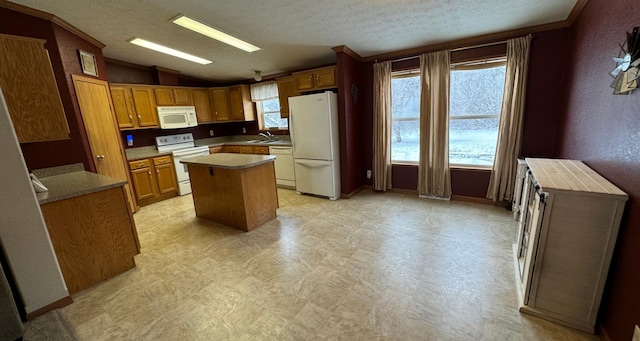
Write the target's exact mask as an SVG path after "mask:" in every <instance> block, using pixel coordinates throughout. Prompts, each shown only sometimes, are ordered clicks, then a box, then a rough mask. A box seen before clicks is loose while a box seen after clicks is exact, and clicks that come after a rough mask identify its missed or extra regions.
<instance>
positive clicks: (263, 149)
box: [253, 146, 269, 155]
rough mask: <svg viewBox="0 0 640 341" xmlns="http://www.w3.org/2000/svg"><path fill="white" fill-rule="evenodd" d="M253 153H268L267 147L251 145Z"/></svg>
mask: <svg viewBox="0 0 640 341" xmlns="http://www.w3.org/2000/svg"><path fill="white" fill-rule="evenodd" d="M253 153H254V154H261V155H269V147H264V146H260V147H253Z"/></svg>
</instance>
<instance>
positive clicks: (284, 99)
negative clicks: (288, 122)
mask: <svg viewBox="0 0 640 341" xmlns="http://www.w3.org/2000/svg"><path fill="white" fill-rule="evenodd" d="M295 95H296V83H295V81H294V79H293V77H292V76H289V77H284V78H280V79H278V100H279V101H280V117H282V118H287V117H289V97H293V96H295Z"/></svg>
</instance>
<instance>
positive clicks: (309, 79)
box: [293, 72, 314, 91]
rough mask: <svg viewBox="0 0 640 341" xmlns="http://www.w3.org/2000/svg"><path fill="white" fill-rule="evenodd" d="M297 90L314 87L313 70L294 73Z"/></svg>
mask: <svg viewBox="0 0 640 341" xmlns="http://www.w3.org/2000/svg"><path fill="white" fill-rule="evenodd" d="M293 78H294V81H295V85H296V90H298V91H305V90H311V89H313V87H314V86H313V74H312V73H311V72H304V73H297V74H295V75H293Z"/></svg>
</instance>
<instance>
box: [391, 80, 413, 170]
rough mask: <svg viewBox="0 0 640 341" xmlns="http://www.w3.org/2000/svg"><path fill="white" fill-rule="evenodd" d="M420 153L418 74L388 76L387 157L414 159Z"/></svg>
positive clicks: (396, 159) (394, 159) (402, 159)
mask: <svg viewBox="0 0 640 341" xmlns="http://www.w3.org/2000/svg"><path fill="white" fill-rule="evenodd" d="M419 153H420V74H419V72H416V70H414V72H413V73H407V72H404V73H400V74H396V73H394V74H393V76H392V78H391V160H392V161H394V162H418V155H419Z"/></svg>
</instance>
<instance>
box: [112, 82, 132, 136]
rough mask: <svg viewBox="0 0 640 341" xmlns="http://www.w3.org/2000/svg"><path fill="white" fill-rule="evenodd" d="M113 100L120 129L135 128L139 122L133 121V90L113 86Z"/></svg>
mask: <svg viewBox="0 0 640 341" xmlns="http://www.w3.org/2000/svg"><path fill="white" fill-rule="evenodd" d="M110 89H111V99H112V100H113V110H114V111H115V112H116V120H117V121H118V127H119V128H120V129H128V128H135V127H137V126H138V120H137V119H135V120H134V119H133V115H134V113H133V107H132V106H133V103H131V100H132V99H131V89H130V88H128V87H120V86H112V87H111V88H110Z"/></svg>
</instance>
